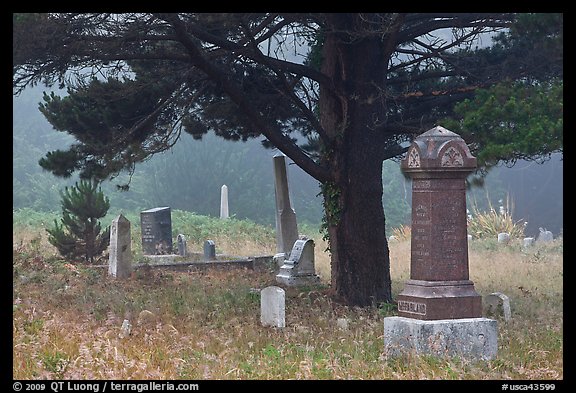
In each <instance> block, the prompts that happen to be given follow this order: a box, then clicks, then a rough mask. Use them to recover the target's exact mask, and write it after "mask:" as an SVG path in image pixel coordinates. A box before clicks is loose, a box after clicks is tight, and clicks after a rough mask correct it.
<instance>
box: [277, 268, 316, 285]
mask: <svg viewBox="0 0 576 393" xmlns="http://www.w3.org/2000/svg"><path fill="white" fill-rule="evenodd" d="M276 282H278V283H280V284H284V285H287V286H289V287H298V286H303V285H316V284H319V283H320V277H319V276H318V275H316V274H306V275H292V274H290V271H287V272H286V271H282V269H281V270H280V273H278V274H277V275H276Z"/></svg>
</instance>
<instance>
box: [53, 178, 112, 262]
mask: <svg viewBox="0 0 576 393" xmlns="http://www.w3.org/2000/svg"><path fill="white" fill-rule="evenodd" d="M98 185H99V183H98V182H97V181H93V180H81V181H80V182H79V183H78V182H77V183H76V185H75V186H74V187H66V188H65V190H64V191H63V192H61V193H60V196H61V198H62V200H61V204H62V219H61V220H60V221H61V224H58V222H57V221H56V220H54V228H51V229H46V231H47V232H48V234H49V237H48V241H49V242H50V243H51V244H52V245H53V246H55V247H56V248H57V249H58V252H60V254H61V255H62V256H63V257H65V258H67V259H69V260H76V259H77V258H83V259H84V261H86V262H89V263H93V262H94V259H95V258H96V257H98V256H99V255H101V254H102V253H103V252H104V251H105V250H106V248H107V247H108V244H109V243H110V227H107V228H106V229H105V230H104V231H102V228H101V225H100V222H99V221H98V219H99V218H102V217H104V216H105V215H106V213H107V212H108V209H109V208H110V202H109V200H108V198H107V197H106V196H104V193H103V192H102V190H101V189H97V188H98Z"/></svg>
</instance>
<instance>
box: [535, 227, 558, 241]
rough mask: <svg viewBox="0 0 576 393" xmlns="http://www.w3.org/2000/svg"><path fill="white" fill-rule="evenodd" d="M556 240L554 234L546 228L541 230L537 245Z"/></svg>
mask: <svg viewBox="0 0 576 393" xmlns="http://www.w3.org/2000/svg"><path fill="white" fill-rule="evenodd" d="M552 240H554V235H553V234H552V232H550V231H547V230H546V229H544V228H540V233H539V234H538V238H537V239H536V242H537V243H548V242H551V241H552Z"/></svg>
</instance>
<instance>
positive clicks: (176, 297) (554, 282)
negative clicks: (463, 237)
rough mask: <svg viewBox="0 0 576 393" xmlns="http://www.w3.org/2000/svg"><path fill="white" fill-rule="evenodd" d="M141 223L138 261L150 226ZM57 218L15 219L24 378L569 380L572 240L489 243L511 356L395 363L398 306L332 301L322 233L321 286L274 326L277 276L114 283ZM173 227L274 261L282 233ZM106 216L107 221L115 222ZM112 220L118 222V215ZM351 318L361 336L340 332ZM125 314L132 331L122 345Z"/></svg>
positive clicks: (489, 270)
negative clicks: (391, 337) (79, 255)
mask: <svg viewBox="0 0 576 393" xmlns="http://www.w3.org/2000/svg"><path fill="white" fill-rule="evenodd" d="M127 217H128V219H129V220H130V221H131V222H132V239H133V252H134V255H135V260H138V259H139V258H140V257H141V248H140V247H139V243H140V242H139V241H138V239H139V236H140V233H139V228H138V226H139V219H138V217H137V215H134V216H130V215H127ZM53 218H54V217H49V216H47V215H35V214H34V213H33V212H30V211H21V212H15V214H14V220H13V377H14V379H159V380H167V379H169V380H171V379H192V380H195V379H245V380H252V379H369V380H389V379H392V380H405V379H409V380H416V379H456V380H459V379H467V380H470V379H474V380H476V379H483V380H494V379H496V380H504V379H510V380H527V379H528V380H559V379H563V378H564V374H563V244H562V240H561V239H558V240H555V241H554V242H553V243H551V244H546V245H536V246H534V247H533V248H531V249H530V250H529V251H523V250H522V249H521V246H520V240H513V241H512V242H511V243H510V244H509V245H506V246H504V245H502V244H498V243H497V242H496V241H489V240H475V241H472V242H471V243H470V245H469V255H470V276H471V277H470V278H471V279H472V280H473V281H474V283H475V286H476V289H477V291H478V292H479V293H480V294H481V295H483V296H485V295H487V294H489V293H491V292H502V293H504V294H506V295H508V296H509V298H510V302H511V307H512V319H511V320H510V321H508V322H506V321H504V320H503V318H502V317H501V316H490V317H492V318H495V319H497V320H498V328H499V337H498V345H499V348H498V356H497V358H496V359H495V360H492V361H488V362H469V361H464V360H461V359H457V358H454V359H438V358H434V357H430V356H407V357H402V358H396V359H387V358H386V356H385V354H384V352H383V318H384V317H385V316H389V315H395V313H396V310H395V309H394V307H393V306H391V305H388V306H383V307H380V308H364V309H361V308H354V307H347V306H343V305H339V304H335V303H334V302H332V301H331V300H330V299H329V298H328V297H327V296H326V289H327V288H328V283H329V277H330V276H329V275H330V263H329V256H328V254H327V253H325V252H324V249H325V248H326V244H325V243H324V242H323V241H322V240H321V235H320V234H318V233H317V232H316V231H314V230H310V229H309V228H304V229H302V228H301V230H300V232H301V233H304V234H306V235H308V236H310V237H313V238H314V239H315V240H316V266H317V271H318V273H319V275H320V276H321V279H322V284H321V285H319V286H317V287H308V288H300V289H295V288H289V289H287V291H286V328H283V329H277V328H269V327H263V326H261V325H260V298H259V294H258V293H257V292H255V291H253V290H252V289H254V288H258V289H262V288H264V287H266V286H268V285H276V282H275V278H274V274H275V273H274V270H273V269H263V270H254V271H251V270H235V271H205V272H193V273H187V272H168V271H160V270H153V271H148V272H145V271H143V270H140V269H139V270H137V271H136V272H135V273H134V275H133V277H132V278H131V279H129V280H127V281H114V280H111V279H109V278H108V277H107V275H106V271H105V269H102V268H90V267H85V266H82V265H72V264H68V263H66V262H65V261H63V260H61V259H60V258H59V257H58V256H57V254H56V252H55V249H54V248H53V247H52V246H51V245H50V244H49V243H48V242H47V240H46V233H45V231H44V229H43V228H45V227H46V226H47V225H51V223H52V220H53ZM172 220H173V228H174V229H175V232H177V233H183V234H184V235H185V236H186V237H187V239H188V248H189V249H190V250H192V251H199V252H200V251H201V250H202V243H203V241H204V240H206V239H212V240H214V241H215V243H216V246H217V252H219V253H220V252H221V253H227V254H234V255H258V254H262V255H266V254H267V255H270V254H273V253H274V251H275V246H274V244H275V240H274V231H273V230H272V229H271V228H266V227H261V226H258V225H256V224H253V223H251V222H248V221H240V220H234V219H231V220H227V221H222V220H218V219H209V218H207V217H200V216H194V215H192V214H189V213H184V212H178V211H176V212H173V213H172ZM103 221H105V220H103ZM109 221H111V219H110V220H109ZM390 253H391V274H392V279H393V292H394V295H397V294H398V293H399V292H400V291H401V290H402V288H403V285H404V282H405V281H406V279H408V277H409V258H410V241H409V240H398V241H393V242H391V243H390ZM340 318H346V319H347V321H348V326H347V328H343V327H342V326H339V325H338V324H337V321H338V319H340ZM124 319H128V320H130V322H131V324H132V331H131V334H130V335H129V336H127V337H122V335H121V334H120V333H121V325H122V322H123V320H124Z"/></svg>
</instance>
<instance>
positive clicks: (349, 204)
mask: <svg viewBox="0 0 576 393" xmlns="http://www.w3.org/2000/svg"><path fill="white" fill-rule="evenodd" d="M327 18H328V19H329V20H330V23H331V25H332V26H331V29H329V30H328V31H327V33H326V38H325V41H324V45H323V48H322V50H323V61H322V72H323V73H324V74H325V75H328V76H329V77H330V78H331V80H332V82H333V85H332V86H331V87H329V88H327V87H323V86H321V88H320V103H319V105H320V121H321V124H322V127H323V129H324V130H325V132H326V134H327V135H328V138H329V139H330V142H331V144H330V145H329V146H326V149H325V153H324V157H323V158H324V160H325V165H326V166H327V167H329V168H330V169H331V172H332V173H333V174H334V177H333V180H332V182H325V183H324V184H323V194H324V204H325V206H324V207H325V214H326V219H327V222H328V234H329V236H330V251H331V258H332V291H333V292H334V295H335V298H336V299H337V300H340V301H342V302H344V303H346V304H348V305H357V306H370V305H374V304H376V303H379V302H391V301H392V291H391V282H390V257H389V252H388V243H387V241H386V234H385V231H384V229H385V221H384V209H383V207H382V162H383V158H384V146H385V140H386V138H385V136H384V135H382V134H380V133H379V132H378V131H377V130H378V127H379V126H380V125H381V124H382V122H383V121H385V120H384V119H385V118H386V116H385V112H386V111H385V97H384V94H383V89H382V87H383V86H384V81H385V78H386V76H385V70H386V69H387V66H388V59H389V54H388V53H387V48H386V40H385V39H383V38H382V37H374V35H364V34H362V32H363V31H365V30H364V29H366V28H368V27H369V26H367V25H366V23H367V19H366V18H358V17H355V16H351V14H330V15H328V16H327ZM358 59H363V61H358Z"/></svg>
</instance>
